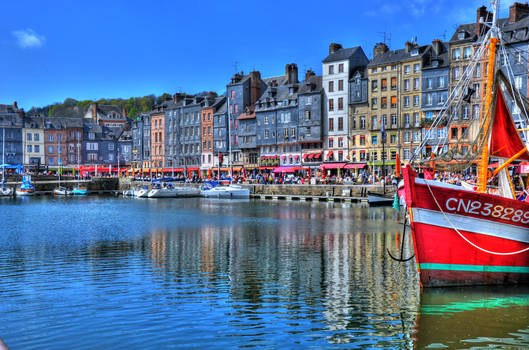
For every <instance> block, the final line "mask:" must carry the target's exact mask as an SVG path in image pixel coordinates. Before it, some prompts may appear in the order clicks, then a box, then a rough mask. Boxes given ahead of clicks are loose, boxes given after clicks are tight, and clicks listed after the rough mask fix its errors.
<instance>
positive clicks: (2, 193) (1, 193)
mask: <svg viewBox="0 0 529 350" xmlns="http://www.w3.org/2000/svg"><path fill="white" fill-rule="evenodd" d="M12 196H13V189H12V188H8V187H4V188H0V197H12Z"/></svg>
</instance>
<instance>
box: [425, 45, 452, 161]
mask: <svg viewBox="0 0 529 350" xmlns="http://www.w3.org/2000/svg"><path fill="white" fill-rule="evenodd" d="M449 56H450V52H449V46H448V43H443V42H441V41H440V40H434V41H433V42H432V45H431V46H430V47H429V49H428V51H427V52H426V54H425V60H424V64H423V67H422V97H421V113H422V115H423V119H422V121H421V127H422V139H423V142H424V145H425V148H424V150H423V154H422V156H423V157H429V156H430V154H431V153H432V152H434V153H437V152H439V151H441V149H444V151H447V147H448V133H447V127H446V125H444V124H440V125H437V126H436V127H435V128H432V123H433V121H434V120H435V119H436V118H437V117H438V116H439V115H440V113H443V112H442V110H443V108H445V107H446V106H445V104H446V101H447V100H448V93H449V83H448V82H449V77H450V57H449Z"/></svg>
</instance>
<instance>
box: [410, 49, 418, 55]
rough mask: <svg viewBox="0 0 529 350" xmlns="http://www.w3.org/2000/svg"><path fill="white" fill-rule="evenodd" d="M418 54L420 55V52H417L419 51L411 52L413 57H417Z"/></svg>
mask: <svg viewBox="0 0 529 350" xmlns="http://www.w3.org/2000/svg"><path fill="white" fill-rule="evenodd" d="M418 54H419V50H417V49H413V50H411V55H412V56H417V55H418Z"/></svg>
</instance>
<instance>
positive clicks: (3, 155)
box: [2, 126, 6, 187]
mask: <svg viewBox="0 0 529 350" xmlns="http://www.w3.org/2000/svg"><path fill="white" fill-rule="evenodd" d="M5 158H6V128H5V126H4V127H3V128H2V187H4V180H5V172H6V159H5Z"/></svg>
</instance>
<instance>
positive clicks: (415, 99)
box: [413, 95, 419, 106]
mask: <svg viewBox="0 0 529 350" xmlns="http://www.w3.org/2000/svg"><path fill="white" fill-rule="evenodd" d="M413 105H414V106H418V105H419V95H413Z"/></svg>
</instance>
